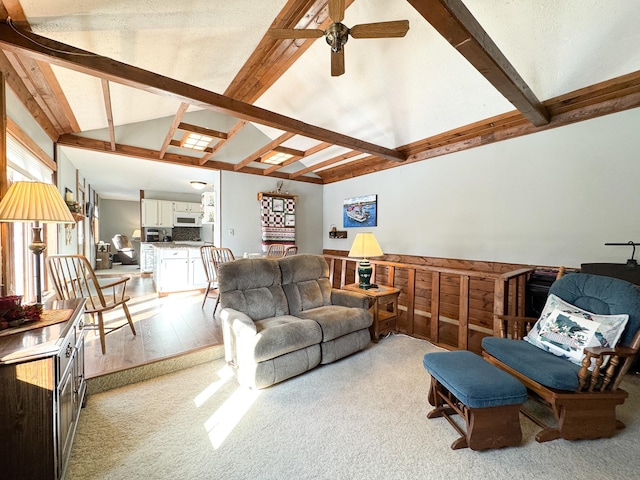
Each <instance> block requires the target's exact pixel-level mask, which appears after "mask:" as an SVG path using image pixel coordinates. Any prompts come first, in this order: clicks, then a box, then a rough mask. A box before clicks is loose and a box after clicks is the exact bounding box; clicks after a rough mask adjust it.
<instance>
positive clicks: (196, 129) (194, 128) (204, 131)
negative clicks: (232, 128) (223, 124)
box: [178, 122, 227, 140]
mask: <svg viewBox="0 0 640 480" xmlns="http://www.w3.org/2000/svg"><path fill="white" fill-rule="evenodd" d="M178 130H184V131H187V132H193V133H198V134H200V135H208V136H209V137H213V138H221V139H223V140H226V139H227V134H226V133H224V132H219V131H218V130H212V129H210V128H205V127H200V126H198V125H192V124H190V123H184V122H180V125H178Z"/></svg>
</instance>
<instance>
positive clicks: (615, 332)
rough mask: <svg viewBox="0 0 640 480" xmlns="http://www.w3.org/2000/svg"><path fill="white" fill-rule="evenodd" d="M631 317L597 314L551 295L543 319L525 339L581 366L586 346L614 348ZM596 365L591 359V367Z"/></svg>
mask: <svg viewBox="0 0 640 480" xmlns="http://www.w3.org/2000/svg"><path fill="white" fill-rule="evenodd" d="M628 320H629V315H627V314H619V315H597V314H595V313H591V312H587V311H586V310H582V309H581V308H578V307H576V306H574V305H571V304H570V303H567V302H565V301H564V300H562V299H561V298H560V297H558V296H556V295H553V294H551V295H549V297H548V298H547V302H546V304H545V306H544V309H543V310H542V313H541V315H540V318H539V319H538V321H537V322H536V323H535V325H534V326H533V328H532V329H531V331H530V332H529V333H528V334H527V336H526V337H524V339H525V340H526V341H527V342H529V343H531V344H532V345H535V346H536V347H538V348H542V349H543V350H546V351H548V352H549V353H553V354H554V355H558V356H559V357H563V358H566V359H567V360H569V361H571V362H573V363H575V364H578V365H581V364H582V359H583V357H584V354H583V350H584V347H615V346H616V345H617V343H618V340H620V337H621V336H622V332H623V331H624V328H625V326H626V325H627V321H628ZM606 360H608V359H606ZM605 363H606V362H605ZM603 365H604V363H603ZM593 366H594V363H593V362H592V365H591V368H593Z"/></svg>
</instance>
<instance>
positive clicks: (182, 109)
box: [158, 102, 189, 160]
mask: <svg viewBox="0 0 640 480" xmlns="http://www.w3.org/2000/svg"><path fill="white" fill-rule="evenodd" d="M188 108H189V104H188V103H187V102H182V103H181V104H180V106H179V107H178V111H177V112H176V114H175V116H174V117H173V121H172V122H171V126H170V127H169V131H168V132H167V136H166V137H165V138H164V142H162V147H160V152H158V158H159V159H160V160H162V159H163V158H164V156H165V154H166V153H167V148H169V145H170V144H171V140H172V139H173V135H174V133H176V130H177V129H178V125H180V122H181V121H182V117H184V114H185V113H187V109H188Z"/></svg>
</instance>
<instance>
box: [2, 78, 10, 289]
mask: <svg viewBox="0 0 640 480" xmlns="http://www.w3.org/2000/svg"><path fill="white" fill-rule="evenodd" d="M7 120H8V117H7V94H6V85H5V75H4V73H2V71H0V173H1V174H0V199H1V198H4V196H5V194H6V193H7V190H8V189H9V185H8V182H7V128H8V123H7ZM10 245H11V236H10V232H9V224H8V223H7V222H0V246H2V247H4V248H0V275H2V277H1V278H0V295H2V296H4V295H7V293H8V290H7V286H8V284H9V272H10V269H9V265H10V261H11V260H10V259H11V255H10V252H9V251H10V248H7V247H6V246H10Z"/></svg>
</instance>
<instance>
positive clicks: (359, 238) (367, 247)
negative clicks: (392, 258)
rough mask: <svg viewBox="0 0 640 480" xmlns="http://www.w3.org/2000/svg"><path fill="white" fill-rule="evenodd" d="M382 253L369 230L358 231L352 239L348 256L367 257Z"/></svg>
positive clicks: (377, 255)
mask: <svg viewBox="0 0 640 480" xmlns="http://www.w3.org/2000/svg"><path fill="white" fill-rule="evenodd" d="M380 255H384V254H383V253H382V249H381V248H380V245H378V241H377V240H376V237H375V236H374V235H373V233H371V232H366V233H358V234H357V235H356V238H355V239H354V240H353V245H351V250H349V255H348V256H349V257H357V258H367V257H379V256H380Z"/></svg>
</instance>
